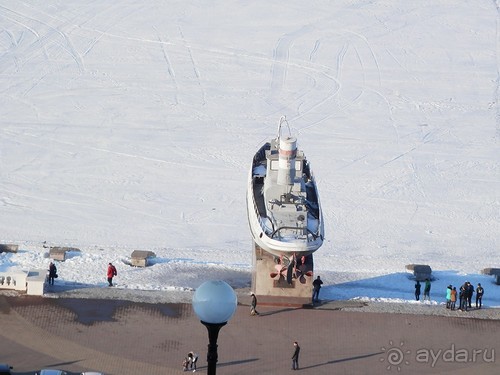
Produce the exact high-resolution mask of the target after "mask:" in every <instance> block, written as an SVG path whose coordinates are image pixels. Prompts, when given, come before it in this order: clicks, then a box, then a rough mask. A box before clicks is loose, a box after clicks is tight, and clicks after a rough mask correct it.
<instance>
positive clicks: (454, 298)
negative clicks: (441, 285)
mask: <svg viewBox="0 0 500 375" xmlns="http://www.w3.org/2000/svg"><path fill="white" fill-rule="evenodd" d="M456 303H457V288H456V287H455V286H454V287H453V289H452V290H451V296H450V309H451V310H455V305H456Z"/></svg>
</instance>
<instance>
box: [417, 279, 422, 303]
mask: <svg viewBox="0 0 500 375" xmlns="http://www.w3.org/2000/svg"><path fill="white" fill-rule="evenodd" d="M421 287H422V285H420V281H418V280H417V282H416V283H415V299H416V300H417V301H420V288H421Z"/></svg>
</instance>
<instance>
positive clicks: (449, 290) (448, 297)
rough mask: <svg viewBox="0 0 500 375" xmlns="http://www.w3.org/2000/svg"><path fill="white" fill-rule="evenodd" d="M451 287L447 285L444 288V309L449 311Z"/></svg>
mask: <svg viewBox="0 0 500 375" xmlns="http://www.w3.org/2000/svg"><path fill="white" fill-rule="evenodd" d="M452 290H453V289H452V287H451V285H448V286H447V287H446V308H447V309H449V308H450V307H451V291H452Z"/></svg>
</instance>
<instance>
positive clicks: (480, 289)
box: [476, 283, 484, 309]
mask: <svg viewBox="0 0 500 375" xmlns="http://www.w3.org/2000/svg"><path fill="white" fill-rule="evenodd" d="M483 294H484V289H483V287H482V286H481V283H478V284H477V288H476V309H480V308H481V307H482V306H483Z"/></svg>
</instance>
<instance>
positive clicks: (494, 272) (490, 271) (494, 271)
mask: <svg viewBox="0 0 500 375" xmlns="http://www.w3.org/2000/svg"><path fill="white" fill-rule="evenodd" d="M481 273H482V274H483V275H491V276H494V277H495V283H496V284H497V285H500V268H484V269H483V270H482V271H481Z"/></svg>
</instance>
